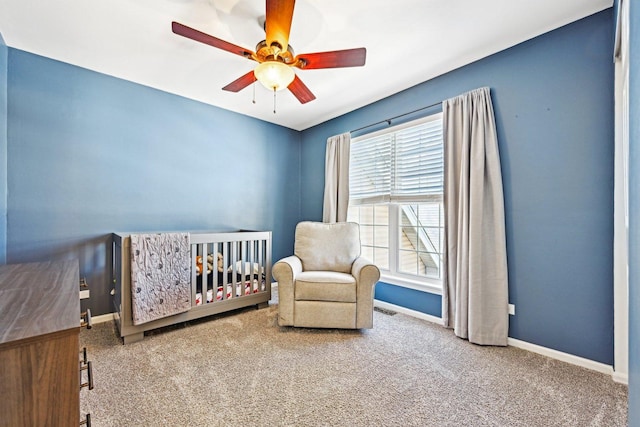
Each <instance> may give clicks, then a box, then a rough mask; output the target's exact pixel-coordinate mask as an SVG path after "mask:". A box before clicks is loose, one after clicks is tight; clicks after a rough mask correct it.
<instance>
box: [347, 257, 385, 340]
mask: <svg viewBox="0 0 640 427" xmlns="http://www.w3.org/2000/svg"><path fill="white" fill-rule="evenodd" d="M351 275H352V276H353V277H355V279H356V299H357V301H358V304H357V307H356V327H357V328H372V327H373V295H374V289H375V285H376V283H378V280H380V269H379V268H378V267H377V266H376V265H375V264H372V263H371V261H369V260H368V259H366V258H363V257H359V258H356V260H355V261H354V262H353V265H352V266H351Z"/></svg>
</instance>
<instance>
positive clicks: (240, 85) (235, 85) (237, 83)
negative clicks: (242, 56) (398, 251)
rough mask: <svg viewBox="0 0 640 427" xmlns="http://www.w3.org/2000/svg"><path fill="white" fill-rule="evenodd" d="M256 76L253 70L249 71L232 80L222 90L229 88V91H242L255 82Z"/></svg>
mask: <svg viewBox="0 0 640 427" xmlns="http://www.w3.org/2000/svg"><path fill="white" fill-rule="evenodd" d="M256 80H257V79H256V76H255V74H254V73H253V70H251V71H249V72H248V73H247V74H245V75H244V76H242V77H240V78H239V79H237V80H234V81H232V82H231V83H229V84H228V85H226V86H225V87H223V88H222V90H227V91H229V92H240V91H241V90H242V89H244V88H245V87H247V86H249V85H250V84H251V83H253V82H255V81H256Z"/></svg>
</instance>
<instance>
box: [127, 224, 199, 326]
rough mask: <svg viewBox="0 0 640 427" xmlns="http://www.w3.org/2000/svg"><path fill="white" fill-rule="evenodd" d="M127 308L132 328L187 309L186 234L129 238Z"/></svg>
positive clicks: (189, 298) (187, 257) (189, 266)
mask: <svg viewBox="0 0 640 427" xmlns="http://www.w3.org/2000/svg"><path fill="white" fill-rule="evenodd" d="M131 308H132V314H133V319H132V320H133V324H134V325H140V324H142V323H146V322H150V321H152V320H156V319H160V318H162V317H167V316H171V315H174V314H179V313H183V312H185V311H188V310H189V309H190V308H191V256H190V247H189V234H188V233H160V234H132V235H131Z"/></svg>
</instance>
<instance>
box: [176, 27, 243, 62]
mask: <svg viewBox="0 0 640 427" xmlns="http://www.w3.org/2000/svg"><path fill="white" fill-rule="evenodd" d="M171 30H172V31H173V32H174V33H176V34H178V35H179V36H183V37H186V38H188V39H192V40H195V41H198V42H200V43H204V44H208V45H209V46H213V47H217V48H218V49H222V50H226V51H227V52H231V53H235V54H236V55H240V56H243V57H245V58H248V59H253V56H254V53H253V52H252V51H250V50H248V49H245V48H243V47H240V46H236V45H235V44H233V43H229V42H226V41H224V40H222V39H219V38H217V37H214V36H211V35H209V34H205V33H203V32H201V31H198V30H196V29H194V28H191V27H187V26H186V25H183V24H180V23H179V22H172V23H171Z"/></svg>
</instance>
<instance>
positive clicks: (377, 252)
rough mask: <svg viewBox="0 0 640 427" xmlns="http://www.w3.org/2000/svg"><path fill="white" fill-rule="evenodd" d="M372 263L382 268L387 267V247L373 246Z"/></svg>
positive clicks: (386, 268)
mask: <svg viewBox="0 0 640 427" xmlns="http://www.w3.org/2000/svg"><path fill="white" fill-rule="evenodd" d="M373 251H374V252H373V253H374V255H373V263H374V264H376V265H377V266H378V268H383V269H385V270H388V269H389V249H386V248H375V249H374V250H373Z"/></svg>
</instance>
